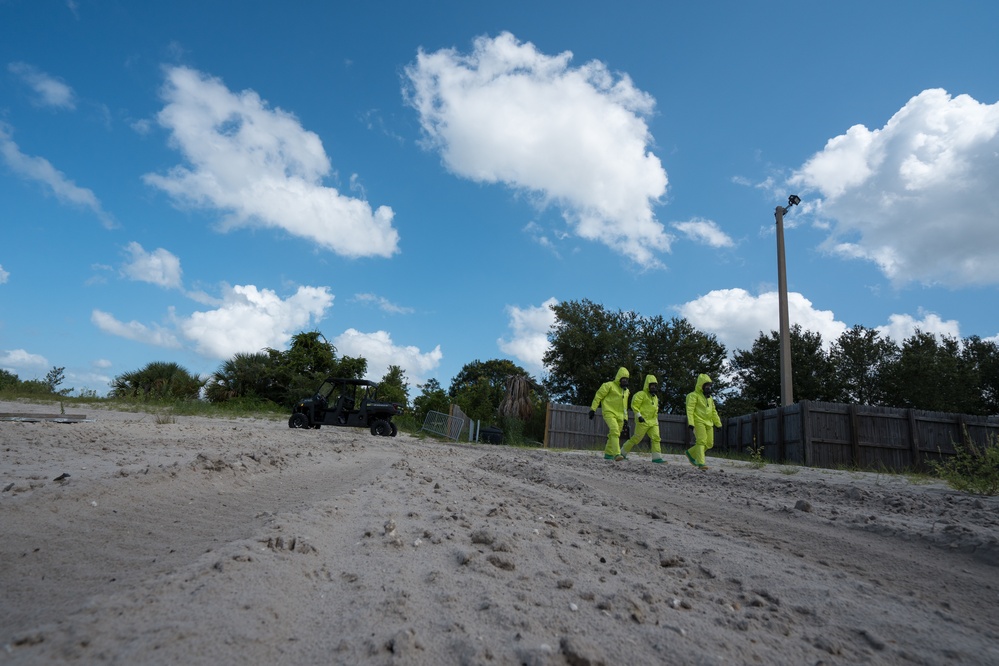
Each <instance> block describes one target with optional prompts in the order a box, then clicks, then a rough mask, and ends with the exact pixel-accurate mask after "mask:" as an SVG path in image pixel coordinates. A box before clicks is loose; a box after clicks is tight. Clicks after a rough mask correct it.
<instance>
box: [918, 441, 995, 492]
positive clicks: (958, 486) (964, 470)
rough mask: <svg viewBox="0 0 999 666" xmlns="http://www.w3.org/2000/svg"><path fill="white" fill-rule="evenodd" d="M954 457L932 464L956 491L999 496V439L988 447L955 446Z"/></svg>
mask: <svg viewBox="0 0 999 666" xmlns="http://www.w3.org/2000/svg"><path fill="white" fill-rule="evenodd" d="M954 451H955V454H954V457H953V458H951V459H950V460H947V461H944V462H939V463H938V462H931V463H930V465H932V467H933V469H934V470H935V471H936V473H937V474H938V475H940V477H941V478H942V479H943V480H944V481H946V482H947V484H948V485H949V486H950V487H951V488H954V489H955V490H960V491H963V492H968V493H972V494H975V495H999V438H996V437H995V436H993V437H991V438H990V439H989V441H988V443H986V444H985V446H978V445H976V444H974V443H973V442H970V443H969V444H968V445H967V446H963V445H961V444H957V443H955V444H954Z"/></svg>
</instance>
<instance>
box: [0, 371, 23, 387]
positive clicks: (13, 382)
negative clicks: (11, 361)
mask: <svg viewBox="0 0 999 666" xmlns="http://www.w3.org/2000/svg"><path fill="white" fill-rule="evenodd" d="M20 383H21V379H20V378H19V377H18V376H17V375H15V374H14V373H13V372H8V371H7V370H2V369H0V391H6V390H9V389H13V388H17V385H18V384H20Z"/></svg>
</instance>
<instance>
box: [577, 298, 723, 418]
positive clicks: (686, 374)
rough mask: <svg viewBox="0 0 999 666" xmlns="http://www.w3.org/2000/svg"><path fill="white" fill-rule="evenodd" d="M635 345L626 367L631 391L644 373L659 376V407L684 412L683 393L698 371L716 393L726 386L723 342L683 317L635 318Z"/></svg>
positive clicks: (694, 379) (634, 390)
mask: <svg viewBox="0 0 999 666" xmlns="http://www.w3.org/2000/svg"><path fill="white" fill-rule="evenodd" d="M635 346H636V351H637V363H636V367H634V368H629V370H630V371H631V373H632V374H631V377H632V382H631V384H632V389H631V390H632V393H633V394H634V393H635V392H636V391H639V390H641V388H642V385H643V384H644V381H645V376H646V375H648V374H652V375H654V376H655V377H656V379H658V380H659V393H660V395H659V405H660V410H661V411H664V412H668V413H671V414H682V413H684V412H685V411H686V404H687V394H688V393H690V392H691V391H693V390H694V385H695V384H696V382H697V375H699V374H701V373H706V374H708V375H710V376H711V379H712V383H713V384H714V387H715V394H716V395H720V394H721V393H722V392H723V391H724V390H725V389H726V388H727V384H726V381H725V357H726V355H727V352H726V350H725V345H723V344H721V343H720V342H718V339H717V338H716V337H715V336H714V335H707V334H705V333H702V332H700V331H698V330H697V329H695V328H694V327H693V326H691V325H690V322H688V321H687V320H686V319H682V318H676V317H674V318H672V319H670V320H668V321H667V320H665V319H663V318H662V317H661V316H655V317H652V318H650V319H646V320H641V321H639V322H638V325H637V335H636V343H635ZM590 399H592V396H591V398H590ZM588 402H589V401H588V400H587V401H585V402H584V403H583V404H588Z"/></svg>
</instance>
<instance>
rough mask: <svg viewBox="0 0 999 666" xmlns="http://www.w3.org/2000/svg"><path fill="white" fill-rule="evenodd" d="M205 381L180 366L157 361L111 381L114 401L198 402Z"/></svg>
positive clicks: (111, 392) (111, 394)
mask: <svg viewBox="0 0 999 666" xmlns="http://www.w3.org/2000/svg"><path fill="white" fill-rule="evenodd" d="M202 386H204V382H203V381H201V379H199V378H198V377H197V376H196V375H192V374H191V373H190V372H188V371H187V370H186V369H184V368H182V367H181V366H179V365H177V364H176V363H165V362H162V361H154V362H152V363H150V364H148V365H147V366H146V367H144V368H142V369H141V370H133V371H132V372H125V373H122V374H120V375H118V376H117V377H115V378H114V379H112V380H111V391H110V396H111V397H112V398H181V399H197V397H198V396H199V394H200V393H201V387H202Z"/></svg>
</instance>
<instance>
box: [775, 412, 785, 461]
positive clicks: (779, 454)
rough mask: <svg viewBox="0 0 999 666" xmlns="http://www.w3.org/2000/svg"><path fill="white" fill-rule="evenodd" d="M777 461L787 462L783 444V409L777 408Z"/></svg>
mask: <svg viewBox="0 0 999 666" xmlns="http://www.w3.org/2000/svg"><path fill="white" fill-rule="evenodd" d="M777 460H787V449H786V448H785V444H784V408H783V407H778V408H777Z"/></svg>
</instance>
